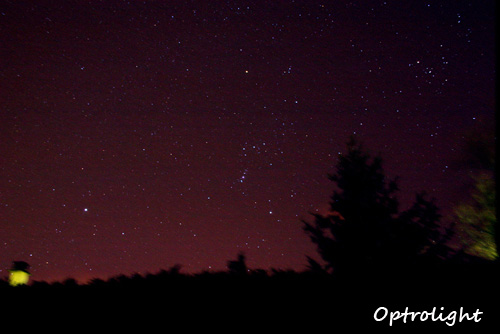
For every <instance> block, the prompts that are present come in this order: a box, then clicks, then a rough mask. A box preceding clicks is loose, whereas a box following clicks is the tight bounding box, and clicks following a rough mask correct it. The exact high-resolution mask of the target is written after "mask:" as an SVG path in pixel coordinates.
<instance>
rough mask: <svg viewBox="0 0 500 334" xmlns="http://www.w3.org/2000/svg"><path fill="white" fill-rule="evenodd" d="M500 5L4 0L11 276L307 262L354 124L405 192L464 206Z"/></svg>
mask: <svg viewBox="0 0 500 334" xmlns="http://www.w3.org/2000/svg"><path fill="white" fill-rule="evenodd" d="M493 7H494V3H493V1H444V0H443V1H428V2H426V1H416V2H401V1H355V2H344V1H335V2H328V1H326V2H321V1H288V2H274V1H189V2H177V1H176V2H167V1H165V2H164V1H33V2H22V3H20V2H17V1H1V2H0V45H2V47H1V48H0V59H1V62H2V66H1V68H0V102H1V108H2V110H1V112H0V136H1V137H0V171H1V173H0V174H1V175H0V228H1V230H0V249H1V257H0V269H1V270H2V271H1V272H0V274H3V273H5V272H6V269H7V268H8V267H9V264H10V262H11V261H13V260H24V261H27V262H28V263H30V264H31V265H32V273H33V278H34V279H37V280H42V279H46V280H51V279H63V278H65V277H68V276H71V277H75V278H77V279H80V280H85V279H89V278H92V277H108V276H110V275H116V274H120V273H124V274H128V273H132V272H146V271H149V272H156V271H158V270H159V269H160V268H168V267H170V266H173V265H175V264H177V263H178V264H181V265H182V266H183V270H184V271H187V272H199V271H201V270H219V269H224V268H225V265H226V261H227V260H229V259H233V258H235V256H236V254H237V253H238V252H240V251H243V252H245V254H246V256H247V259H248V265H249V267H250V268H264V269H268V268H270V267H273V268H283V269H286V268H292V269H297V270H300V269H303V268H304V267H305V264H306V261H305V255H315V248H314V246H313V245H312V244H311V243H310V241H309V240H308V238H307V236H306V235H305V234H304V232H303V231H302V225H301V222H300V219H301V218H307V217H308V212H311V211H316V210H319V211H322V210H326V208H327V207H328V200H329V196H330V195H331V192H332V190H333V188H332V186H333V185H332V184H331V183H330V182H329V181H328V180H327V177H326V174H327V173H331V172H333V168H334V166H335V163H336V157H337V155H338V153H339V152H343V151H344V148H345V143H346V141H347V139H348V138H349V136H350V135H352V134H355V135H356V136H358V137H359V139H360V140H361V141H363V142H364V144H365V146H366V147H367V148H368V149H370V150H371V151H372V152H374V153H377V152H381V154H382V157H383V159H384V160H383V161H384V167H385V170H386V172H387V174H388V176H391V177H392V176H396V175H399V176H400V177H401V179H400V182H399V185H400V188H401V192H400V194H399V198H400V199H401V202H402V205H403V206H404V205H408V203H410V201H412V200H413V196H414V193H415V192H416V191H419V190H426V191H427V192H428V193H430V194H431V195H432V196H434V197H436V199H437V203H438V205H439V206H440V207H441V209H442V211H443V212H444V213H446V212H448V211H449V210H450V209H451V208H452V206H453V205H454V204H455V203H457V201H458V200H459V199H460V198H464V197H466V195H467V194H465V193H464V191H465V190H466V189H467V184H468V182H469V174H470V169H468V168H466V167H464V166H462V165H460V163H459V161H460V156H461V154H462V153H461V150H462V144H463V136H464V134H465V133H466V131H469V130H470V129H471V128H475V127H479V126H481V124H482V123H481V122H488V120H490V119H491V118H492V116H493V108H494V76H495V64H494V60H495V53H494V20H493ZM485 120H486V121H485Z"/></svg>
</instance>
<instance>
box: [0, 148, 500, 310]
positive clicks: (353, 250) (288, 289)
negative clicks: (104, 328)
mask: <svg viewBox="0 0 500 334" xmlns="http://www.w3.org/2000/svg"><path fill="white" fill-rule="evenodd" d="M329 179H330V180H331V181H333V182H334V183H335V190H334V192H333V195H332V196H331V201H330V210H329V212H328V213H327V214H324V215H321V214H319V213H311V216H312V217H313V219H314V221H313V222H309V221H306V220H303V221H302V224H303V228H304V231H305V233H306V234H307V235H308V236H309V237H310V239H311V241H312V242H313V243H315V244H316V246H317V250H318V254H319V256H320V257H321V259H322V262H321V263H320V262H319V261H317V260H315V259H314V258H313V257H310V256H306V259H307V263H308V266H307V269H305V270H303V271H294V270H281V269H270V270H264V269H249V268H248V266H247V264H246V258H245V255H244V254H243V253H240V254H238V255H237V258H236V259H235V260H230V261H227V270H225V271H210V272H209V271H205V272H201V273H195V274H187V273H183V272H182V271H181V266H180V265H176V266H173V267H171V268H169V269H162V270H160V271H159V272H157V273H148V274H142V275H141V274H139V273H135V274H132V275H129V276H126V275H118V276H114V277H111V278H109V279H101V278H94V279H92V280H90V281H89V282H86V283H80V284H79V283H78V282H77V281H76V280H75V279H73V278H68V279H66V280H63V281H61V282H53V283H47V282H43V281H36V280H34V281H32V282H31V283H30V284H29V285H19V286H15V287H10V286H9V283H8V281H7V280H2V281H0V288H3V289H2V290H3V291H5V290H8V289H10V290H15V291H21V290H29V291H35V290H36V291H80V292H84V293H86V292H90V291H107V290H114V291H123V290H126V291H132V290H138V291H143V290H147V291H150V294H151V295H155V294H157V293H161V294H163V296H169V297H168V298H172V296H182V297H179V298H181V299H185V296H187V295H190V296H193V295H198V296H200V295H203V296H207V295H208V296H209V298H215V299H217V298H219V297H220V296H225V297H226V298H227V299H229V300H232V301H237V302H242V301H252V302H259V303H260V302H261V301H262V300H264V301H266V302H267V303H270V304H269V305H272V303H273V302H276V301H280V303H281V305H282V304H283V300H290V301H291V305H295V304H294V303H296V302H293V300H296V299H297V298H298V299H305V300H309V301H310V302H311V303H312V304H314V305H316V304H318V303H321V302H323V303H326V304H328V305H330V306H332V307H333V305H335V307H336V308H346V307H347V306H346V305H352V303H354V304H356V303H358V302H359V301H361V300H363V303H370V302H371V303H377V304H380V302H381V301H384V300H385V301H387V300H389V299H391V298H393V299H392V300H393V301H394V300H409V299H412V300H414V299H417V300H421V301H425V302H427V303H430V302H431V301H432V300H435V301H437V302H439V301H441V302H442V301H444V300H446V301H447V302H451V301H464V300H466V299H470V298H476V299H477V298H479V300H481V299H482V298H486V299H488V298H492V299H493V301H494V302H498V298H499V297H498V292H499V283H500V279H499V278H500V275H499V261H498V258H497V260H494V261H493V260H487V259H483V258H479V257H476V256H472V255H470V254H467V253H466V252H464V251H463V250H460V249H459V250H456V249H453V248H452V247H450V245H449V240H450V239H451V236H452V235H453V234H454V231H453V226H451V227H443V226H442V224H441V222H440V219H441V215H440V214H439V210H438V208H437V206H436V205H435V203H434V200H433V199H428V198H427V195H426V194H425V193H424V192H421V193H418V194H417V195H416V197H415V202H414V204H413V205H412V206H411V207H410V208H409V209H408V210H406V211H402V212H400V210H399V202H398V200H397V198H396V196H395V194H396V192H397V190H398V185H397V179H395V180H389V179H388V178H387V177H386V176H385V174H384V171H383V169H382V163H381V158H380V157H379V156H377V157H374V158H372V157H371V156H370V155H369V154H368V153H366V152H365V151H364V150H363V149H362V146H361V145H360V144H359V143H358V142H357V141H356V140H355V139H354V138H351V140H350V141H349V142H348V145H347V153H346V154H344V155H341V156H339V159H338V164H337V166H336V171H335V173H333V174H331V175H329ZM18 263H19V262H18ZM18 269H19V268H18ZM21 269H23V268H21ZM24 270H26V268H24ZM347 301H349V302H347ZM349 303H351V304H349ZM436 306H438V305H436Z"/></svg>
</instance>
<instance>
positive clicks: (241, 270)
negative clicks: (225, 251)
mask: <svg viewBox="0 0 500 334" xmlns="http://www.w3.org/2000/svg"><path fill="white" fill-rule="evenodd" d="M245 260H246V259H245V254H243V253H239V254H238V259H237V260H235V261H228V262H227V269H228V270H229V273H230V274H234V275H245V274H247V272H248V268H247V265H246V263H245Z"/></svg>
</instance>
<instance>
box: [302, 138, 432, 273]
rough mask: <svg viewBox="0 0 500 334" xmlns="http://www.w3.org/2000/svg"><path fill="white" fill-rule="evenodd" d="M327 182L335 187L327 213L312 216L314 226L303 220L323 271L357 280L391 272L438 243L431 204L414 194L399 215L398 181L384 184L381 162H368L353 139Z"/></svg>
mask: <svg viewBox="0 0 500 334" xmlns="http://www.w3.org/2000/svg"><path fill="white" fill-rule="evenodd" d="M328 177H329V179H330V180H331V181H333V182H335V184H336V189H335V191H334V193H333V195H332V196H331V201H330V212H329V213H328V214H326V215H321V214H317V213H312V215H313V216H314V222H313V223H309V222H307V221H305V220H303V223H304V230H305V232H306V233H307V234H308V235H309V237H310V239H311V241H312V242H313V243H315V244H316V246H317V249H318V252H319V254H320V256H321V257H322V258H323V260H324V261H325V262H326V268H325V269H327V270H330V271H331V270H333V272H335V273H336V274H348V275H350V274H352V275H357V274H359V273H360V271H366V270H370V269H374V268H377V269H382V268H390V267H394V266H398V265H401V264H403V263H409V262H411V261H413V260H414V259H415V258H416V257H418V256H420V255H422V254H423V253H426V252H427V251H428V250H429V248H431V247H433V245H435V244H436V243H438V242H442V240H441V239H440V234H439V232H438V230H437V227H438V221H439V219H440V215H439V213H438V208H437V207H436V206H435V205H434V203H433V201H428V200H426V199H425V194H424V193H420V194H417V199H416V202H415V204H414V205H413V206H412V207H411V208H410V209H409V210H407V211H405V212H403V213H401V214H399V213H398V207H399V202H398V200H397V198H396V197H395V193H396V192H397V190H398V186H397V179H394V180H387V178H386V177H385V175H384V171H383V168H382V160H381V158H380V156H376V157H374V158H372V157H370V155H369V154H368V153H365V152H364V151H363V149H362V146H361V145H360V144H359V143H358V142H357V141H356V139H355V138H354V137H351V139H350V140H349V142H348V144H347V154H345V155H340V156H339V160H338V163H337V166H336V173H335V174H332V175H329V176H328ZM429 254H430V252H429Z"/></svg>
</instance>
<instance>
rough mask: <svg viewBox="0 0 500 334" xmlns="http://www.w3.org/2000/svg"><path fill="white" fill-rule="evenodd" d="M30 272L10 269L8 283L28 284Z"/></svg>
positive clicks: (14, 284)
mask: <svg viewBox="0 0 500 334" xmlns="http://www.w3.org/2000/svg"><path fill="white" fill-rule="evenodd" d="M29 279H30V274H28V273H27V272H25V271H22V270H10V276H9V284H10V285H11V286H18V285H25V284H28V281H29Z"/></svg>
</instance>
